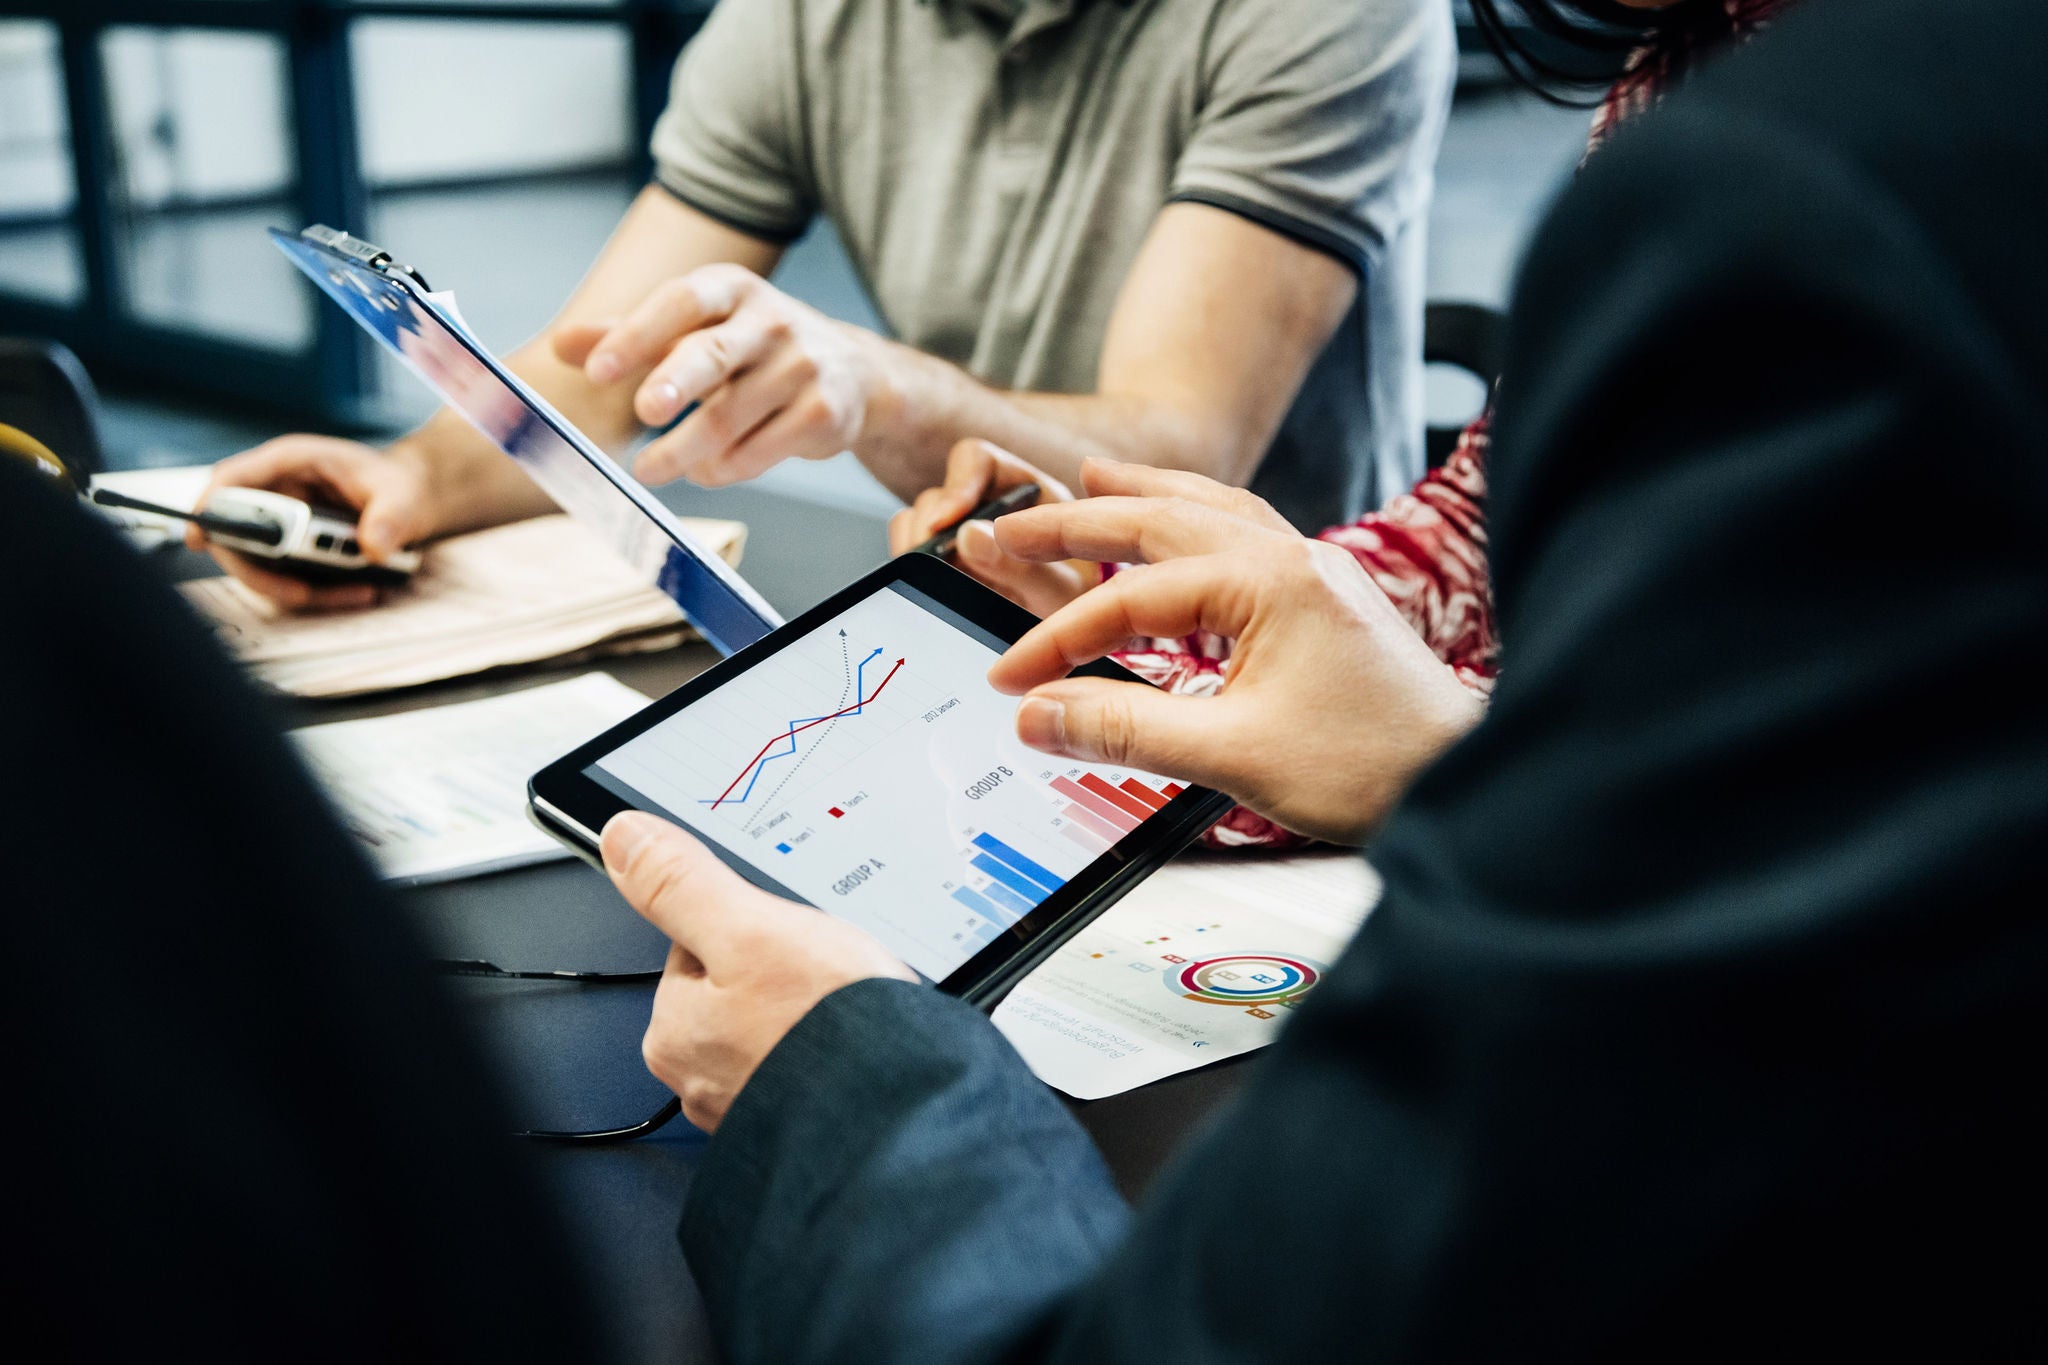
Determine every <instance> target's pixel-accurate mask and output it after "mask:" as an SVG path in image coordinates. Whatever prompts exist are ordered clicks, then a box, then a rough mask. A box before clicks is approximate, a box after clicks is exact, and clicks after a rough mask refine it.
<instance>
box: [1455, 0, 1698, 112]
mask: <svg viewBox="0 0 2048 1365" xmlns="http://www.w3.org/2000/svg"><path fill="white" fill-rule="evenodd" d="M1471 5H1472V19H1473V22H1474V23H1475V24H1476V25H1477V26H1478V28H1479V36H1480V37H1482V38H1484V39H1485V40H1486V45H1487V46H1488V47H1490V48H1492V49H1493V54H1494V56H1496V57H1498V58H1500V62H1501V65H1502V66H1504V67H1506V68H1507V72H1508V75H1509V76H1511V77H1513V78H1514V79H1515V81H1516V82H1517V83H1519V84H1520V85H1522V86H1525V87H1526V88H1528V89H1530V90H1533V91H1534V92H1536V94H1538V95H1540V96H1542V97H1543V98H1544V99H1546V100H1548V101H1549V102H1550V103H1552V104H1561V105H1565V106H1567V107H1570V108H1579V109H1584V108H1591V107H1592V106H1594V105H1597V104H1599V103H1600V97H1601V95H1602V94H1603V93H1605V90H1606V87H1607V85H1608V84H1609V83H1610V82H1612V81H1613V80H1614V78H1615V77H1616V76H1618V75H1620V74H1621V69H1622V65H1623V63H1624V62H1625V61H1626V60H1627V57H1628V54H1629V52H1630V51H1632V50H1633V49H1635V48H1636V47H1638V46H1640V45H1642V44H1643V43H1644V42H1647V41H1649V40H1650V39H1652V38H1654V37H1655V36H1656V35H1657V34H1658V33H1660V32H1664V31H1667V30H1670V29H1673V28H1681V27H1685V26H1688V25H1690V24H1692V23H1693V22H1695V21H1696V20H1697V19H1698V18H1699V17H1700V15H1701V13H1702V11H1704V10H1707V9H1710V8H1712V7H1713V5H1714V0H1678V3H1676V4H1673V5H1668V6H1666V7H1664V8H1662V9H1636V8H1635V7H1633V6H1630V5H1624V4H1620V3H1618V0H1471ZM1516 15H1519V16H1520V18H1521V19H1522V23H1521V24H1519V25H1516V24H1514V23H1512V22H1510V20H1511V18H1512V17H1514V16H1516Z"/></svg>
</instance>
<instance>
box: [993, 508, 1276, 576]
mask: <svg viewBox="0 0 2048 1365" xmlns="http://www.w3.org/2000/svg"><path fill="white" fill-rule="evenodd" d="M995 526H996V542H997V543H998V544H1000V545H1001V546H1002V547H1003V552H1004V553H1005V554H1007V555H1009V556H1011V557H1012V558H1013V559H1025V560H1032V561H1035V562H1038V563H1047V562H1050V561H1052V560H1055V559H1091V560H1094V561H1095V562H1096V563H1098V564H1120V563H1125V562H1129V561H1140V562H1143V563H1147V564H1156V563H1158V562H1160V561H1161V560H1167V559H1179V558H1182V557H1183V556H1186V555H1203V554H1220V553H1223V552H1225V551H1229V550H1244V549H1250V548H1253V547H1256V546H1259V545H1263V544H1266V543H1268V542H1270V541H1272V540H1273V539H1275V538H1277V537H1278V536H1279V532H1277V531H1271V530H1268V529H1266V528H1265V527H1262V526H1256V525H1253V524H1252V523H1251V522H1248V521H1246V520H1244V519H1243V518H1241V517H1234V516H1230V515H1228V514H1226V513H1224V512H1220V511H1218V510H1216V509H1215V508H1213V507H1205V506H1202V505H1201V504H1199V503H1193V502H1189V501H1187V500H1186V499H1184V498H1115V497H1110V498H1083V499H1082V500H1081V501H1079V502H1060V503H1046V504H1041V505H1040V506H1037V507H1027V508H1026V509H1024V510H1023V511H1021V512H1012V513H1010V515H1009V516H1007V517H1004V518H1002V519H1001V520H1000V521H998V522H996V524H995Z"/></svg>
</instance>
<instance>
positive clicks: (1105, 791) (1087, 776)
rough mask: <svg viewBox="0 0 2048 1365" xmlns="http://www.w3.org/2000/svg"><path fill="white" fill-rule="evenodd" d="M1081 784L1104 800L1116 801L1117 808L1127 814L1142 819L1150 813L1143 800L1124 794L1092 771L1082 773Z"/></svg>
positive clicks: (1150, 810) (1149, 808) (1150, 809)
mask: <svg viewBox="0 0 2048 1365" xmlns="http://www.w3.org/2000/svg"><path fill="white" fill-rule="evenodd" d="M1081 785H1082V786H1084V787H1086V788H1087V789H1088V790H1089V791H1092V792H1094V793H1095V794H1096V795H1097V796H1099V797H1101V798H1102V799H1103V800H1105V801H1114V802H1116V804H1117V808H1118V809H1119V810H1121V811H1123V812H1124V813H1125V814H1127V815H1135V816H1137V817H1138V818H1139V819H1140V820H1142V819H1144V818H1145V817H1146V816H1148V815H1150V814H1151V813H1152V808H1151V807H1150V806H1148V805H1146V804H1145V803H1144V802H1143V801H1140V800H1138V799H1137V798H1136V797H1134V796H1125V795H1124V794H1123V793H1122V792H1120V791H1118V790H1117V789H1116V788H1115V787H1112V786H1110V785H1109V784H1108V783H1107V782H1104V781H1103V780H1102V779H1101V778H1099V777H1097V776H1096V775H1095V774H1094V773H1083V774H1082V775H1081Z"/></svg>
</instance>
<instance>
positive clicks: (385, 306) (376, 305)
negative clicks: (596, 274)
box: [270, 226, 782, 654]
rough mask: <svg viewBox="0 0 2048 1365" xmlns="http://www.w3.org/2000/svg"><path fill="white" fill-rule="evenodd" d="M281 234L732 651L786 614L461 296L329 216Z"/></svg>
mask: <svg viewBox="0 0 2048 1365" xmlns="http://www.w3.org/2000/svg"><path fill="white" fill-rule="evenodd" d="M270 237H271V240H272V241H273V242H275V243H276V244H277V247H278V250H280V251H282V252H284V254H285V256H286V257H287V258H288V259H289V260H290V261H291V263H292V264H293V265H295V266H297V267H298V268H299V269H300V270H301V271H302V272H303V273H304V274H305V275H306V277H307V278H308V279H310V280H312V281H313V283H314V284H317V285H319V286H320V289H321V291H322V292H324V293H325V294H326V295H327V297H329V298H330V299H333V300H334V301H335V302H336V303H338V304H340V305H341V307H342V311H344V312H346V313H347V314H348V315H349V316H350V317H351V318H353V319H355V321H356V323H357V325H358V326H360V327H361V328H362V329H363V330H364V331H366V332H368V333H369V334H370V335H371V336H373V337H375V338H376V339H377V341H378V342H379V343H380V344H381V345H382V346H383V347H384V348H385V349H386V350H388V351H390V352H391V353H392V354H393V355H395V356H397V357H398V358H399V360H401V361H403V362H404V364H405V366H406V368H407V369H410V370H411V371H412V372H413V373H414V374H416V375H418V376H419V377H420V379H421V381H422V382H424V383H425V384H426V385H427V387H428V388H430V389H432V390H433V391H434V392H435V393H437V394H439V395H440V397H441V400H442V401H443V402H444V403H446V404H447V405H448V406H449V407H451V408H453V409H455V411H457V412H459V413H461V414H462V415H463V416H464V417H466V418H468V419H469V421H470V423H471V424H472V425H473V426H475V427H476V429H477V430H478V431H480V432H482V433H483V434H484V436H485V437H487V438H488V439H489V440H490V442H491V443H492V444H493V445H495V446H497V447H498V449H500V450H502V451H504V452H505V453H506V454H507V455H509V456H511V457H512V459H513V460H515V461H517V462H518V464H519V467H520V468H521V469H523V470H525V471H526V473H527V475H528V477H530V478H531V479H532V480H533V481H534V482H535V483H536V484H539V485H540V488H541V491H542V492H544V493H546V494H547V495H548V496H549V497H550V498H553V499H554V500H555V504H556V505H557V506H559V507H560V508H561V509H562V510H563V511H564V512H567V513H569V514H570V515H571V516H573V517H575V518H576V519H577V520H578V521H580V522H582V523H583V524H584V525H585V526H588V527H589V528H590V529H591V530H592V531H594V532H596V534H597V536H598V537H599V539H601V540H603V541H604V542H605V543H606V544H607V545H609V546H610V547H611V548H612V550H613V551H614V552H616V553H617V554H618V555H619V557H620V558H622V559H623V560H625V561H626V563H627V564H629V565H631V566H632V567H633V568H635V569H637V570H638V571H640V572H641V573H642V574H644V575H646V579H647V581H648V582H650V583H652V584H654V585H655V586H656V587H658V588H660V589H661V590H662V591H663V592H665V593H667V594H668V595H669V597H670V598H672V599H674V601H675V604H676V605H677V606H679V607H681V608H682V609H683V614H684V615H685V616H687V617H689V618H690V623H691V624H692V625H694V626H696V627H697V629H698V630H700V631H702V632H703V634H704V638H705V639H706V640H709V641H710V642H711V644H712V647H713V648H715V649H717V650H718V652H719V653H721V654H731V653H732V652H733V651H734V650H737V649H740V648H742V647H743V646H746V645H749V644H752V643H753V642H754V641H756V640H758V639H760V638H761V637H762V636H764V635H766V634H767V633H768V632H769V631H771V630H773V629H774V628H775V627H777V626H779V625H781V624H782V617H781V616H780V615H779V614H778V613H777V612H776V610H775V609H774V608H773V607H771V606H769V605H768V603H767V601H766V600H765V599H763V598H762V596H761V595H760V594H759V593H757V592H755V591H754V589H753V586H752V585H751V584H749V583H748V582H747V581H746V580H745V579H744V578H741V577H740V576H739V574H738V573H737V572H736V571H735V570H734V569H733V568H732V567H731V566H730V565H728V564H727V563H726V562H725V561H724V560H722V559H720V558H719V557H718V556H717V555H715V554H713V553H712V552H711V551H710V550H709V549H707V548H706V547H705V546H703V545H701V544H699V543H698V542H697V540H696V539H695V538H694V537H692V536H691V535H690V533H689V532H688V531H686V530H684V529H683V527H682V524H681V523H680V522H678V521H677V520H676V519H675V517H674V516H673V515H671V514H670V512H669V510H668V509H667V508H666V507H663V506H662V505H661V504H660V503H659V502H657V501H655V499H654V495H653V494H651V493H649V492H648V491H647V489H646V488H645V487H643V486H642V485H641V483H640V481H639V480H638V479H635V478H634V477H633V476H632V475H631V474H629V473H627V472H626V471H625V470H624V469H621V468H620V467H619V465H618V462H617V461H615V460H613V459H612V458H611V456H609V455H607V454H605V453H604V451H602V450H600V449H599V448H598V447H597V445H596V444H595V443H594V442H592V441H591V440H590V438H588V437H587V436H585V435H584V434H583V433H582V432H580V431H578V430H577V429H576V427H575V425H574V424H573V423H571V422H570V421H569V419H568V418H566V417H564V416H562V414H561V413H559V412H557V411H555V409H554V408H553V407H551V406H550V405H549V404H548V402H547V400H546V399H544V398H542V397H541V396H540V395H539V394H537V393H535V392H534V391H533V390H532V389H530V388H528V387H527V386H526V385H525V384H524V383H522V382H521V381H520V379H519V377H518V376H517V375H515V374H513V373H512V372H511V371H510V370H507V369H506V368H505V367H504V366H503V365H500V364H499V363H498V362H497V360H496V359H495V358H493V357H492V355H491V353H490V352H489V351H487V350H485V349H484V346H483V343H482V342H480V341H478V340H477V339H476V338H475V337H474V336H472V335H471V334H470V331H469V328H468V327H467V326H466V325H465V324H464V323H463V321H462V315H461V314H460V313H459V312H458V311H457V310H456V308H455V300H454V296H453V295H451V294H436V293H433V292H431V291H430V290H429V289H428V288H427V282H426V280H425V279H423V278H422V277H421V276H420V274H419V272H418V271H416V270H413V269H412V268H411V267H409V266H405V265H401V264H399V263H398V262H397V261H394V260H392V259H391V253H390V252H388V251H385V250H384V249H383V248H381V247H378V246H373V245H371V244H370V243H368V242H365V241H363V240H361V239H360V238H356V237H351V236H349V235H348V234H347V233H345V232H337V231H335V230H334V229H333V228H329V227H319V226H314V227H309V228H307V229H306V230H305V231H304V232H301V233H298V234H296V235H294V234H292V233H287V232H280V231H278V230H277V229H276V228H272V229H271V230H270Z"/></svg>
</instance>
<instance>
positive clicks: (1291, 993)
mask: <svg viewBox="0 0 2048 1365" xmlns="http://www.w3.org/2000/svg"><path fill="white" fill-rule="evenodd" d="M1324 970H1325V969H1324V968H1323V967H1322V966H1320V965H1318V964H1316V963H1313V962H1308V961H1305V960H1303V959H1302V958H1298V957H1280V956H1277V955H1275V954H1271V953H1234V954H1232V955H1231V956H1229V957H1212V958H1207V959H1204V960H1203V961H1201V962H1190V963H1187V964H1186V965H1185V966H1182V967H1179V968H1176V969H1175V970H1173V971H1171V972H1168V973H1166V974H1165V977H1164V980H1165V981H1166V984H1167V987H1168V988H1169V989H1170V990H1172V991H1173V993H1174V994H1175V995H1181V996H1186V997H1187V998H1188V999H1190V1000H1198V1001H1200V1002H1201V1003H1203V1004H1205V1005H1248V1006H1258V1005H1291V1004H1293V1003H1294V1002H1295V1001H1296V1000H1297V999H1299V998H1300V997H1301V996H1303V995H1306V994H1307V993H1308V991H1309V988H1310V987H1312V986H1314V985H1315V984H1316V982H1317V981H1318V980H1320V979H1321V977H1322V974H1323V972H1324Z"/></svg>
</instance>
